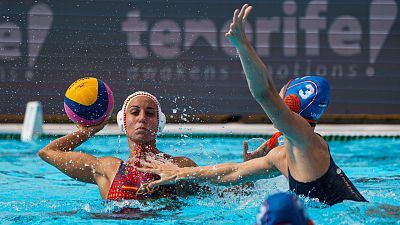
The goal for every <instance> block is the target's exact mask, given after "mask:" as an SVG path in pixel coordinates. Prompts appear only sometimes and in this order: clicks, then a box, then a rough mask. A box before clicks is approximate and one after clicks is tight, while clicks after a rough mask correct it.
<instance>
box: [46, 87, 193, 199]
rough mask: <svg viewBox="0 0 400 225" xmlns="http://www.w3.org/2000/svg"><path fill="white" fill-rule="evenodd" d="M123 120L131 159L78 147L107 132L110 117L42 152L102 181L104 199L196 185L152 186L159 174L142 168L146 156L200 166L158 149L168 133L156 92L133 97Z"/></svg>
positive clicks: (73, 173) (75, 174) (77, 174)
mask: <svg viewBox="0 0 400 225" xmlns="http://www.w3.org/2000/svg"><path fill="white" fill-rule="evenodd" d="M117 121H118V125H119V127H120V128H121V130H122V132H124V133H125V134H126V137H127V138H128V144H129V150H130V156H129V159H128V160H126V161H123V160H121V159H118V158H115V157H100V158H97V157H95V156H93V155H90V154H87V153H83V152H79V151H74V149H75V148H76V147H78V146H79V145H81V144H82V143H83V142H85V141H87V140H88V139H89V138H91V137H92V136H93V135H95V134H96V133H97V132H99V131H100V130H102V129H103V128H104V126H105V125H106V124H107V121H105V122H103V123H102V124H100V125H96V126H90V127H84V126H80V125H78V131H75V132H73V133H70V134H68V135H66V136H64V137H61V138H59V139H57V140H54V141H52V142H51V143H50V144H48V145H47V146H45V147H44V148H43V149H41V150H40V151H39V156H40V157H41V158H42V159H43V160H44V161H46V162H48V163H49V164H51V165H53V166H54V167H56V168H57V169H59V170H60V171H61V172H63V173H65V174H66V175H68V176H70V177H71V178H74V179H77V180H79V181H82V182H86V183H93V184H97V186H98V187H99V190H100V195H101V197H102V198H103V199H107V200H122V199H139V200H142V199H149V198H150V199H154V198H162V197H172V196H176V195H179V194H181V193H182V194H183V192H185V190H189V189H191V188H192V187H189V186H188V185H190V184H187V183H185V184H183V183H181V184H178V185H164V186H161V187H157V188H149V187H148V185H147V184H148V183H149V182H151V181H154V180H157V179H159V176H158V175H155V174H151V173H145V172H141V171H138V170H137V169H136V168H137V167H141V166H142V165H141V163H140V162H139V161H140V160H145V159H148V158H151V159H152V161H163V162H165V161H168V162H170V163H173V164H175V165H177V166H178V167H190V166H196V163H194V162H193V161H192V160H190V159H189V158H186V157H173V156H171V155H168V154H165V153H163V152H161V151H160V150H158V149H157V147H156V137H157V134H160V133H161V132H162V129H163V128H164V126H165V122H166V119H165V115H164V114H163V113H162V111H161V106H160V103H159V102H158V100H157V98H156V97H155V96H153V95H152V94H150V93H148V92H135V93H133V94H132V95H130V96H128V98H127V99H126V100H125V101H124V104H123V106H122V109H121V110H120V111H119V112H118V115H117ZM184 194H186V192H185V193H184Z"/></svg>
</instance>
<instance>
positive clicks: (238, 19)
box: [225, 4, 319, 148]
mask: <svg viewBox="0 0 400 225" xmlns="http://www.w3.org/2000/svg"><path fill="white" fill-rule="evenodd" d="M251 10H252V7H251V6H248V5H247V4H245V5H244V6H243V7H242V9H241V10H240V11H239V10H238V9H237V10H235V12H234V15H233V20H232V23H231V25H230V29H229V31H228V32H227V33H226V34H225V36H226V37H227V38H228V39H229V41H230V42H231V43H232V44H233V46H234V47H235V48H236V49H237V51H238V53H239V56H240V61H241V63H242V66H243V70H244V72H245V75H246V79H247V84H248V86H249V89H250V92H251V94H252V95H253V97H254V98H255V99H256V101H257V102H258V103H259V104H260V105H261V107H262V108H263V110H264V111H265V113H266V114H267V115H268V117H269V118H270V120H271V121H272V123H273V124H274V126H275V127H276V128H277V129H278V130H279V131H281V132H282V133H283V134H284V135H285V137H286V138H288V139H289V140H291V141H292V142H293V143H296V145H297V146H298V147H305V148H307V147H308V146H304V145H313V146H315V145H314V144H315V143H314V142H319V139H318V137H316V135H315V134H314V132H313V130H312V128H311V127H310V125H309V124H308V122H307V121H306V120H305V119H303V118H302V117H301V116H299V115H297V114H295V113H293V112H292V111H291V110H290V109H289V108H288V107H287V106H286V105H285V103H284V101H283V100H282V99H281V97H280V96H279V94H278V92H277V90H276V89H275V87H274V84H273V81H272V77H271V75H270V73H269V72H268V69H267V67H266V65H265V64H264V63H263V62H262V61H261V59H260V57H259V56H258V55H257V53H256V51H255V50H254V48H253V47H252V46H251V44H250V42H249V40H248V39H247V37H246V34H245V31H244V25H245V22H246V20H247V17H248V15H249V13H250V11H251Z"/></svg>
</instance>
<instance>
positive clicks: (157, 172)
mask: <svg viewBox="0 0 400 225" xmlns="http://www.w3.org/2000/svg"><path fill="white" fill-rule="evenodd" d="M135 168H136V170H137V171H140V172H143V173H155V174H159V173H160V172H159V170H158V169H151V168H144V167H135Z"/></svg>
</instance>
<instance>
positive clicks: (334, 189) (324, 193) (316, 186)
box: [288, 156, 368, 205]
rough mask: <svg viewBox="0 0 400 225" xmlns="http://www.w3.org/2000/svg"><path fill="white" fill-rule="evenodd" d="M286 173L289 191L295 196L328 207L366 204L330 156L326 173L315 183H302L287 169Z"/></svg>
mask: <svg viewBox="0 0 400 225" xmlns="http://www.w3.org/2000/svg"><path fill="white" fill-rule="evenodd" d="M288 172H289V173H288V177H289V189H290V190H291V191H293V192H294V193H296V194H297V195H303V196H306V197H310V198H318V199H319V201H320V202H323V203H326V204H328V205H334V204H336V203H340V202H342V201H344V200H352V201H357V202H368V201H367V200H366V199H365V198H364V197H363V196H362V195H361V193H360V192H359V191H358V190H357V188H356V187H355V186H354V185H353V183H351V181H350V180H349V178H348V177H347V176H346V174H344V172H343V171H342V170H341V169H340V168H339V167H338V166H337V165H336V164H335V162H334V161H333V159H332V156H330V165H329V168H328V171H327V172H326V173H325V174H324V175H322V177H320V178H318V179H317V180H315V181H311V182H308V183H302V182H299V181H296V180H295V179H294V178H293V177H292V175H291V174H290V170H289V169H288Z"/></svg>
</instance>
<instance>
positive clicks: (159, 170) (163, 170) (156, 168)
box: [136, 158, 183, 188]
mask: <svg viewBox="0 0 400 225" xmlns="http://www.w3.org/2000/svg"><path fill="white" fill-rule="evenodd" d="M140 164H141V165H142V166H143V167H137V168H136V169H137V170H138V171H141V172H145V173H154V174H157V175H159V176H160V179H159V180H155V181H153V182H150V183H149V187H150V188H153V187H157V186H160V185H167V184H175V183H176V182H177V181H178V180H179V178H178V174H179V172H180V171H181V170H182V169H183V168H179V167H178V166H177V165H175V164H173V163H172V162H170V161H167V160H163V161H160V160H155V159H152V158H147V159H146V161H144V160H141V161H140Z"/></svg>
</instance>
